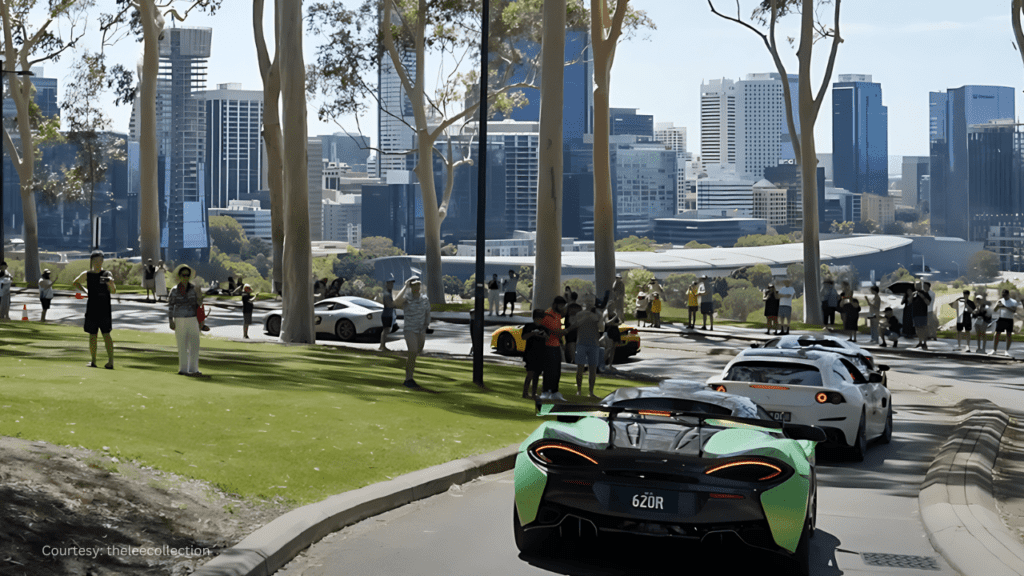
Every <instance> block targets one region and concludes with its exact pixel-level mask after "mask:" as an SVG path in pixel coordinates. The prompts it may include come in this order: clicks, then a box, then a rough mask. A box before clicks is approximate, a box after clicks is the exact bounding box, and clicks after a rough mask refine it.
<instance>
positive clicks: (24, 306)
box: [21, 304, 28, 322]
mask: <svg viewBox="0 0 1024 576" xmlns="http://www.w3.org/2000/svg"><path fill="white" fill-rule="evenodd" d="M21 321H22V322H28V304H22V305H21Z"/></svg>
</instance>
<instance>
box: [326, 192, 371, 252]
mask: <svg viewBox="0 0 1024 576" xmlns="http://www.w3.org/2000/svg"><path fill="white" fill-rule="evenodd" d="M362 220H363V195H362V194H340V195H338V200H337V201H334V200H330V199H327V198H324V236H323V238H324V240H340V241H342V242H348V243H349V244H351V245H353V246H356V247H358V246H359V245H360V241H361V240H362V230H363V227H362Z"/></svg>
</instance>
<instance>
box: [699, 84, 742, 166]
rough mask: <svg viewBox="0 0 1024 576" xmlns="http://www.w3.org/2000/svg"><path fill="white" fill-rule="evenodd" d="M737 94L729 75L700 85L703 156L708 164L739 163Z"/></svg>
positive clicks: (701, 149) (701, 150) (701, 151)
mask: <svg viewBox="0 0 1024 576" xmlns="http://www.w3.org/2000/svg"><path fill="white" fill-rule="evenodd" d="M736 97H737V94H736V83H735V82H734V81H732V80H728V79H726V78H721V79H715V80H710V81H708V82H707V83H702V84H701V86H700V156H701V158H702V159H703V160H704V162H705V163H709V164H716V163H717V164H735V163H736Z"/></svg>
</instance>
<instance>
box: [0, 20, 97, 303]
mask: <svg viewBox="0 0 1024 576" xmlns="http://www.w3.org/2000/svg"><path fill="white" fill-rule="evenodd" d="M89 4H91V2H88V1H85V0H81V1H75V0H64V1H61V2H53V1H51V2H39V1H38V0H22V1H19V2H11V1H0V20H2V25H3V35H4V36H3V51H2V53H3V55H4V62H3V69H4V71H5V72H7V73H6V74H4V76H6V77H7V81H8V84H9V90H8V95H9V96H10V98H11V99H12V100H13V101H14V106H15V108H16V110H17V116H16V117H15V119H14V124H15V129H16V130H17V134H18V137H19V142H15V140H14V137H13V136H12V135H11V130H10V129H8V126H7V125H6V124H5V125H4V127H3V131H4V135H3V138H4V145H5V146H6V147H7V152H8V154H10V156H11V163H12V164H14V170H15V171H16V172H17V173H18V178H19V180H20V193H21V208H22V215H23V220H24V226H25V237H24V240H25V281H26V282H28V283H29V285H31V286H34V285H35V283H36V282H37V281H38V279H39V224H38V220H37V214H36V199H35V192H36V189H37V187H36V182H35V178H34V176H35V171H36V155H37V154H38V153H39V151H38V149H37V145H38V143H39V142H40V141H41V140H46V139H54V138H58V129H59V127H60V119H59V118H56V117H52V118H43V117H42V116H41V114H40V111H39V107H38V106H36V105H35V102H34V101H33V95H34V93H35V88H34V86H33V85H32V80H31V78H30V76H28V75H25V74H18V73H17V72H18V71H19V69H20V71H21V72H28V71H29V70H30V69H31V68H32V66H34V65H36V64H41V63H45V62H55V61H57V60H59V59H60V57H61V56H62V55H63V54H64V52H66V51H67V50H69V49H70V48H71V47H72V46H74V44H75V43H76V42H77V41H78V40H79V39H80V38H81V37H82V36H83V35H84V33H85V31H86V21H85V10H86V9H87V8H88V6H89ZM0 242H2V239H0Z"/></svg>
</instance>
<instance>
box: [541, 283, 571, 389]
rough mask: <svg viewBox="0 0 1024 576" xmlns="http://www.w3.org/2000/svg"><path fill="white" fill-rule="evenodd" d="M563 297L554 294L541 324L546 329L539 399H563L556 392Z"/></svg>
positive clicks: (560, 375) (558, 377)
mask: <svg viewBox="0 0 1024 576" xmlns="http://www.w3.org/2000/svg"><path fill="white" fill-rule="evenodd" d="M565 304H566V301H565V298H563V297H561V296H555V299H554V300H553V301H552V302H551V308H548V309H547V310H546V311H545V312H544V318H543V320H541V325H542V326H544V328H545V329H546V330H547V331H548V338H547V340H545V341H544V357H545V360H544V385H543V387H542V390H541V393H540V396H539V398H540V399H541V400H563V401H564V400H565V398H564V397H563V396H562V395H561V394H560V393H559V392H558V381H559V380H560V379H561V377H562V334H563V333H564V331H563V329H562V314H563V313H564V312H565Z"/></svg>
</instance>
